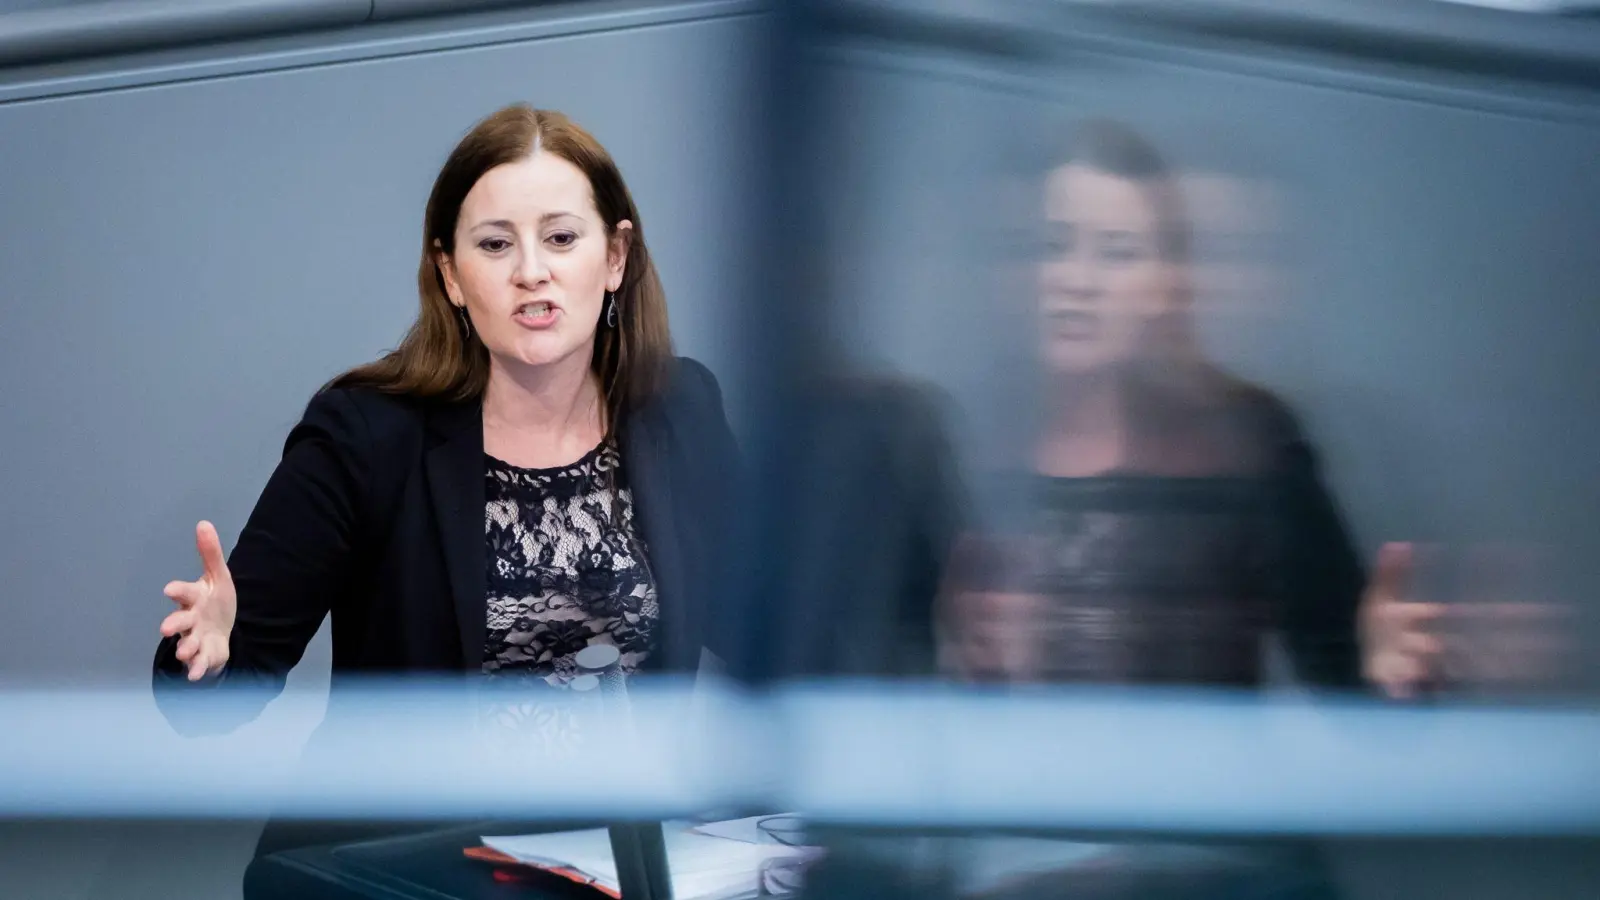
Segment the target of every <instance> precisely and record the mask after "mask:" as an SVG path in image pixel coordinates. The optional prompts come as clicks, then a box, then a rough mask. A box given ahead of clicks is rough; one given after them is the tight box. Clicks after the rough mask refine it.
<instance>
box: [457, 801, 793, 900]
mask: <svg viewBox="0 0 1600 900" xmlns="http://www.w3.org/2000/svg"><path fill="white" fill-rule="evenodd" d="M761 818H762V817H757V818H753V819H738V820H733V821H730V822H715V823H711V824H708V825H699V826H691V825H690V824H689V823H684V822H667V823H665V824H664V825H663V827H662V831H663V833H664V835H665V837H666V845H667V861H668V867H669V868H670V869H671V877H672V896H673V900H745V898H750V897H761V896H772V894H773V893H774V892H775V885H779V886H781V885H785V884H792V883H794V881H795V878H794V875H795V873H796V872H798V870H800V869H801V868H803V867H804V866H805V864H806V863H808V862H810V861H811V860H813V859H815V858H816V857H817V856H819V855H820V853H821V851H820V850H818V849H817V848H815V847H795V846H788V845H785V844H780V843H768V842H764V841H763V839H762V837H761V830H760V828H759V823H760V821H761ZM783 818H790V817H787V816H785V817H783ZM483 845H484V847H485V848H487V851H488V852H486V853H484V852H478V853H474V852H472V851H469V855H471V856H474V857H477V858H480V859H487V860H492V861H499V862H506V863H516V864H520V865H524V866H530V867H533V868H536V869H540V870H543V871H545V872H549V873H551V874H554V875H558V876H560V877H562V878H566V879H568V880H571V881H575V882H578V883H580V884H586V885H589V886H590V887H593V888H594V889H595V890H597V891H599V892H600V893H601V894H604V895H606V896H609V897H613V898H615V897H619V896H621V885H620V883H619V881H618V878H617V864H616V860H615V859H614V858H613V857H612V855H611V839H610V836H609V835H608V833H607V832H606V830H605V829H604V828H595V829H591V830H587V831H563V832H557V833H554V834H526V835H510V836H485V837H484V838H483ZM775 870H777V871H782V872H785V873H787V874H786V875H785V876H784V877H778V878H775V877H773V876H774V874H775ZM763 885H765V886H766V889H765V890H763ZM777 892H781V890H779V891H777Z"/></svg>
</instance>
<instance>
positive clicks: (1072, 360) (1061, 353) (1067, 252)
mask: <svg viewBox="0 0 1600 900" xmlns="http://www.w3.org/2000/svg"><path fill="white" fill-rule="evenodd" d="M1044 199H1045V229H1046V233H1045V243H1044V258H1043V259H1042V260H1041V261H1040V264H1039V270H1038V278H1039V312H1040V335H1041V341H1042V347H1041V350H1042V353H1043V356H1044V361H1045V364H1046V366H1047V367H1049V368H1050V369H1052V370H1054V371H1059V372H1089V371H1093V370H1096V369H1100V368H1103V367H1105V366H1108V365H1111V364H1114V363H1117V362H1119V361H1121V360H1124V359H1126V358H1128V357H1129V356H1131V355H1132V354H1133V352H1134V350H1135V345H1136V342H1137V341H1138V339H1139V336H1140V334H1141V333H1142V331H1143V330H1144V328H1145V325H1146V324H1147V323H1148V322H1149V321H1150V320H1151V319H1154V318H1155V317H1157V316H1159V315H1161V314H1162V313H1164V312H1166V311H1168V310H1169V309H1170V308H1171V305H1172V302H1173V297H1174V290H1173V277H1172V276H1173V273H1172V267H1171V266H1170V265H1169V264H1168V262H1167V261H1166V260H1164V259H1163V258H1162V255H1161V252H1160V250H1161V247H1160V225H1161V222H1160V217H1159V214H1158V212H1157V210H1156V207H1155V204H1154V202H1153V200H1152V197H1151V190H1150V188H1149V186H1147V185H1143V184H1140V183H1139V182H1137V181H1133V180H1131V179H1127V178H1121V177H1118V176H1116V175H1110V174H1107V173H1105V172H1102V171H1099V170H1097V169H1093V168H1088V167H1086V166H1082V165H1077V164H1070V165H1066V166H1062V167H1061V168H1058V169H1056V170H1055V171H1053V172H1051V173H1050V176H1049V178H1048V179H1047V180H1046V183H1045V198H1044Z"/></svg>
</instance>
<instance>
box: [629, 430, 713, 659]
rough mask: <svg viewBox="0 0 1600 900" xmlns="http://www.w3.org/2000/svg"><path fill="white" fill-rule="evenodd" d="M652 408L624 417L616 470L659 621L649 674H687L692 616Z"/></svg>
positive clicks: (665, 456)
mask: <svg viewBox="0 0 1600 900" xmlns="http://www.w3.org/2000/svg"><path fill="white" fill-rule="evenodd" d="M658 413H659V411H658V410H656V409H655V408H654V407H653V406H652V407H647V408H646V409H644V410H640V411H639V413H638V414H636V415H634V416H632V417H630V421H628V422H627V426H626V427H625V428H623V429H622V434H621V436H620V443H621V450H622V464H623V469H624V472H625V474H626V477H627V482H628V488H629V490H630V491H632V493H633V508H634V514H635V525H636V527H637V528H638V529H639V536H640V537H641V538H643V539H644V544H645V553H646V554H647V558H648V559H649V563H650V572H651V574H653V575H654V576H655V582H656V601H657V603H659V605H660V608H661V620H660V624H659V630H658V634H657V641H656V655H655V658H654V660H653V661H652V664H651V666H650V668H653V669H658V670H659V669H667V670H673V671H677V670H681V669H692V667H693V666H694V664H695V662H696V660H697V659H698V657H699V652H700V646H699V643H700V642H699V637H698V635H699V629H698V628H697V620H698V616H697V615H696V614H695V612H694V608H693V605H692V604H693V603H694V598H692V597H689V596H687V594H688V591H687V590H686V586H685V585H686V583H685V575H684V565H683V556H682V548H681V542H680V540H679V535H678V528H677V523H676V521H675V519H674V515H673V510H674V508H675V507H674V504H673V500H672V489H673V484H672V466H671V461H670V460H671V457H670V447H671V441H672V435H671V433H670V431H669V429H668V428H667V425H666V423H665V421H664V417H663V416H660V415H659V414H658Z"/></svg>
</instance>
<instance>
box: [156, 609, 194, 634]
mask: <svg viewBox="0 0 1600 900" xmlns="http://www.w3.org/2000/svg"><path fill="white" fill-rule="evenodd" d="M199 618H200V617H199V614H198V613H196V612H195V611H194V610H192V609H180V610H178V611H177V612H175V613H173V614H172V615H170V616H167V617H166V618H165V619H163V620H161V636H162V637H172V636H173V635H175V634H183V633H184V632H186V631H188V630H190V629H192V628H194V626H195V622H197V621H198V620H199Z"/></svg>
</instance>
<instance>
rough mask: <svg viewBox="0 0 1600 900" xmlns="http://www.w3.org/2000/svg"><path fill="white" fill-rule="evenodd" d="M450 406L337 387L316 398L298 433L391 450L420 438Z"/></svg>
mask: <svg viewBox="0 0 1600 900" xmlns="http://www.w3.org/2000/svg"><path fill="white" fill-rule="evenodd" d="M447 406H449V404H445V403H442V402H441V401H437V400H428V399H424V398H420V397H413V396H409V395H406V394H396V393H393V392H389V391H382V390H379V389H377V388H374V387H368V386H365V385H333V386H329V387H324V388H322V389H321V390H319V391H317V392H316V393H315V394H313V395H312V397H311V400H310V401H309V402H308V403H307V404H306V408H305V413H304V414H303V415H302V416H301V418H300V424H299V425H298V426H297V427H296V429H295V430H296V432H301V431H306V430H313V431H316V432H322V433H326V434H329V435H331V436H333V437H334V438H336V439H342V440H345V441H349V442H351V443H356V444H360V445H365V446H369V447H372V448H375V449H376V448H383V449H390V448H395V447H396V446H398V445H401V444H405V443H407V442H408V441H410V440H414V439H416V438H420V436H421V434H422V433H423V430H424V429H425V427H426V425H427V423H428V420H429V418H430V416H433V415H436V414H437V413H438V411H439V410H440V409H441V408H445V407H447ZM292 441H293V438H292V437H291V442H292Z"/></svg>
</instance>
